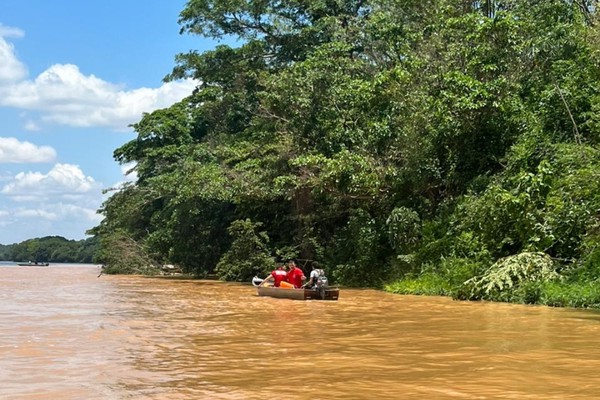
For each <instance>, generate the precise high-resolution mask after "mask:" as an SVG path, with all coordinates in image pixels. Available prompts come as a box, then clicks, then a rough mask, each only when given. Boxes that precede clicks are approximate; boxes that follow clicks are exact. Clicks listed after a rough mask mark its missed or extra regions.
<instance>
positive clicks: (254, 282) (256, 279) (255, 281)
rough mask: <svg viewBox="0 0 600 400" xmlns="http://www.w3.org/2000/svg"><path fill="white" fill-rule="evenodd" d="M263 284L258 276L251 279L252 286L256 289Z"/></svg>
mask: <svg viewBox="0 0 600 400" xmlns="http://www.w3.org/2000/svg"><path fill="white" fill-rule="evenodd" d="M263 282H264V279H261V278H259V277H258V276H255V277H254V278H252V286H254V287H258V286H260V285H262V283H263Z"/></svg>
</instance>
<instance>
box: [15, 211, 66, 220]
mask: <svg viewBox="0 0 600 400" xmlns="http://www.w3.org/2000/svg"><path fill="white" fill-rule="evenodd" d="M15 216H17V217H19V218H34V219H38V218H42V219H47V220H50V221H54V220H56V219H57V217H58V216H57V215H56V213H53V212H48V211H46V210H40V209H21V210H17V211H16V212H15Z"/></svg>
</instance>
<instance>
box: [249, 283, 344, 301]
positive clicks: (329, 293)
mask: <svg viewBox="0 0 600 400" xmlns="http://www.w3.org/2000/svg"><path fill="white" fill-rule="evenodd" d="M256 289H257V292H258V295H259V296H268V297H276V298H278V299H290V300H337V299H338V297H339V295H340V290H339V289H338V288H329V289H327V290H325V293H324V295H323V294H321V293H320V292H319V291H317V290H314V289H286V288H278V287H274V286H259V287H257V288H256Z"/></svg>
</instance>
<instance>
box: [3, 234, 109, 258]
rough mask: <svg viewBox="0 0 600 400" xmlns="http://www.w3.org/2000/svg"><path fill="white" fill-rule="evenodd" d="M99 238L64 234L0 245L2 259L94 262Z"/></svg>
mask: <svg viewBox="0 0 600 400" xmlns="http://www.w3.org/2000/svg"><path fill="white" fill-rule="evenodd" d="M97 250H98V239H97V238H94V237H92V238H88V239H84V240H68V239H65V238H64V237H62V236H45V237H42V238H35V239H28V240H25V241H23V242H20V243H14V244H8V245H0V261H16V262H28V261H32V262H62V263H92V262H93V261H94V255H95V253H96V251H97Z"/></svg>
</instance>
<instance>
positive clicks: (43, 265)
mask: <svg viewBox="0 0 600 400" xmlns="http://www.w3.org/2000/svg"><path fill="white" fill-rule="evenodd" d="M17 265H18V266H20V267H47V266H48V265H50V264H48V263H18V264H17Z"/></svg>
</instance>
